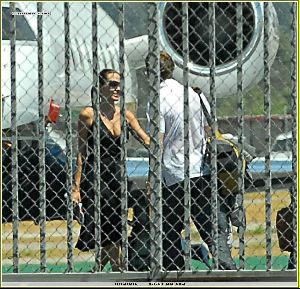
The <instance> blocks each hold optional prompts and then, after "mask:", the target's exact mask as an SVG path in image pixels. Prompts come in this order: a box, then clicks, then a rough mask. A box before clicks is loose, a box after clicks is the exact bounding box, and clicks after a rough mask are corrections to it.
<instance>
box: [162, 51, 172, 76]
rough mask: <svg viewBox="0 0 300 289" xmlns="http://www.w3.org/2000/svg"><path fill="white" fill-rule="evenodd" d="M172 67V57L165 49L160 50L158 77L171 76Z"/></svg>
mask: <svg viewBox="0 0 300 289" xmlns="http://www.w3.org/2000/svg"><path fill="white" fill-rule="evenodd" d="M174 68H175V64H174V61H173V59H172V57H171V56H170V55H169V54H168V53H167V52H166V51H161V52H160V77H161V78H162V79H163V80H166V79H168V78H172V76H173V71H174Z"/></svg>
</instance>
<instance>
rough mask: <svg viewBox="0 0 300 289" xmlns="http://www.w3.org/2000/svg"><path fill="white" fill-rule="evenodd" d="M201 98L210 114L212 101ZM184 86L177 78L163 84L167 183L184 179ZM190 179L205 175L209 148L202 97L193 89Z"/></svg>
mask: <svg viewBox="0 0 300 289" xmlns="http://www.w3.org/2000/svg"><path fill="white" fill-rule="evenodd" d="M201 98H202V100H203V102H204V104H205V106H206V108H207V110H208V112H209V113H210V107H209V103H208V101H207V99H206V97H205V96H204V94H203V93H202V94H201ZM183 101H184V86H183V85H181V84H180V83H179V82H178V81H176V80H174V79H167V80H165V81H163V82H161V84H160V132H161V133H163V134H164V148H163V155H162V177H163V180H164V181H165V184H166V185H167V186H170V185H173V184H175V183H177V182H180V181H182V180H184V135H183V134H184V119H183V117H184V104H183ZM189 122H190V127H189V150H190V178H194V177H199V176H201V175H203V163H202V161H203V156H204V153H205V149H206V139H205V132H204V126H205V125H207V123H206V119H205V116H204V113H203V111H202V108H201V103H200V97H199V95H198V94H197V93H196V92H195V91H194V90H193V89H192V88H189Z"/></svg>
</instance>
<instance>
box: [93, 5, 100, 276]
mask: <svg viewBox="0 0 300 289" xmlns="http://www.w3.org/2000/svg"><path fill="white" fill-rule="evenodd" d="M97 5H98V3H97V2H92V51H93V88H94V89H92V106H93V110H94V125H93V136H94V171H95V179H94V184H93V185H94V192H95V267H94V271H100V270H101V217H100V213H101V212H100V205H101V175H100V137H101V135H100V99H99V87H98V85H99V82H98V9H97Z"/></svg>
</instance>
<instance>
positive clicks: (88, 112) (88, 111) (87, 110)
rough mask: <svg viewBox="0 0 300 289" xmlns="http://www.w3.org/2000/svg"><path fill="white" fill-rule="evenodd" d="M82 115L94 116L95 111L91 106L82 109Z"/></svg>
mask: <svg viewBox="0 0 300 289" xmlns="http://www.w3.org/2000/svg"><path fill="white" fill-rule="evenodd" d="M80 115H94V109H93V108H92V107H91V106H86V107H84V108H82V109H81V111H80Z"/></svg>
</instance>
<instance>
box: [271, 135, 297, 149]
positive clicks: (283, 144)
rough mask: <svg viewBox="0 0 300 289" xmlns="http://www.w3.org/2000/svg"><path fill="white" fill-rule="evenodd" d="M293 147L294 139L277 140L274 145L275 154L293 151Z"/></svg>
mask: <svg viewBox="0 0 300 289" xmlns="http://www.w3.org/2000/svg"><path fill="white" fill-rule="evenodd" d="M292 147H293V143H292V139H291V138H287V139H282V140H277V141H276V143H275V144H274V147H273V151H274V152H282V151H291V150H292Z"/></svg>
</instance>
